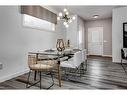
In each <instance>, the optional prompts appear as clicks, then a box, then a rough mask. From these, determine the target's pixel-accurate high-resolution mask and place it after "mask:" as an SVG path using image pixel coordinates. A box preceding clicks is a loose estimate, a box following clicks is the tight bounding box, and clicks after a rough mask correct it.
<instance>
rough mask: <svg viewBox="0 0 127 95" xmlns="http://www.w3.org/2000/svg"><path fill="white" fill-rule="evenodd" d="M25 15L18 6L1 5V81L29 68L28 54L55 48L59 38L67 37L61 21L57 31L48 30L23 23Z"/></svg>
mask: <svg viewBox="0 0 127 95" xmlns="http://www.w3.org/2000/svg"><path fill="white" fill-rule="evenodd" d="M22 20H23V17H22V15H21V14H20V7H18V6H0V63H2V64H3V69H2V70H0V81H4V80H6V79H9V78H11V77H16V76H17V75H19V74H22V73H24V72H25V71H27V70H28V65H27V54H28V52H29V51H38V50H44V49H50V48H55V46H56V41H57V38H63V39H66V37H65V36H66V31H65V28H64V27H63V25H62V26H61V24H60V23H58V25H57V26H56V31H55V32H47V31H42V30H37V29H32V28H27V27H24V26H23V25H22Z"/></svg>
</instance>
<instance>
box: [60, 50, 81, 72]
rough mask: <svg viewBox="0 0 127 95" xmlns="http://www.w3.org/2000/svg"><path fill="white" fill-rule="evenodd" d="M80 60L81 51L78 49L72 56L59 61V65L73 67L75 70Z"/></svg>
mask: <svg viewBox="0 0 127 95" xmlns="http://www.w3.org/2000/svg"><path fill="white" fill-rule="evenodd" d="M81 62H82V52H81V51H78V52H76V53H75V54H74V57H72V58H71V59H69V60H67V61H63V62H61V64H60V66H61V67H64V68H65V69H66V68H72V69H75V72H76V71H78V69H79V67H80V65H81Z"/></svg>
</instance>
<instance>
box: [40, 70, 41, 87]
mask: <svg viewBox="0 0 127 95" xmlns="http://www.w3.org/2000/svg"><path fill="white" fill-rule="evenodd" d="M40 89H41V71H40Z"/></svg>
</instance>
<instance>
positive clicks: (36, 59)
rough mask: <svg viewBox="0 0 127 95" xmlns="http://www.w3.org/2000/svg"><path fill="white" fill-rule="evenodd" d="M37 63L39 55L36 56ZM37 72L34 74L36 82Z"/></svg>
mask: <svg viewBox="0 0 127 95" xmlns="http://www.w3.org/2000/svg"><path fill="white" fill-rule="evenodd" d="M37 61H38V53H37V54H36V64H37ZM36 77H37V71H35V72H34V80H35V81H36V80H37V78H36Z"/></svg>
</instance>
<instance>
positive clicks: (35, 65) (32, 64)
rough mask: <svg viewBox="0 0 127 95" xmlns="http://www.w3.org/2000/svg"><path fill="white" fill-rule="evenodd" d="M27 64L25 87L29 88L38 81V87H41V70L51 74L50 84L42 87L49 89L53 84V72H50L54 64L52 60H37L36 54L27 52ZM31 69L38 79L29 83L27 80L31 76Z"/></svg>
mask: <svg viewBox="0 0 127 95" xmlns="http://www.w3.org/2000/svg"><path fill="white" fill-rule="evenodd" d="M28 66H29V69H30V71H29V74H28V78H27V84H26V88H30V87H31V86H34V85H36V84H37V83H39V82H40V89H42V72H46V73H48V75H50V76H51V80H52V84H51V85H50V86H49V87H47V88H44V89H49V88H51V87H52V86H53V85H54V80H53V74H52V71H53V69H54V68H55V66H56V64H55V62H54V60H41V61H38V60H37V58H36V55H34V54H33V55H32V54H29V55H28ZM32 71H34V72H35V71H36V72H37V73H38V75H39V81H37V82H34V83H32V84H30V83H29V81H30V76H31V72H32Z"/></svg>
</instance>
